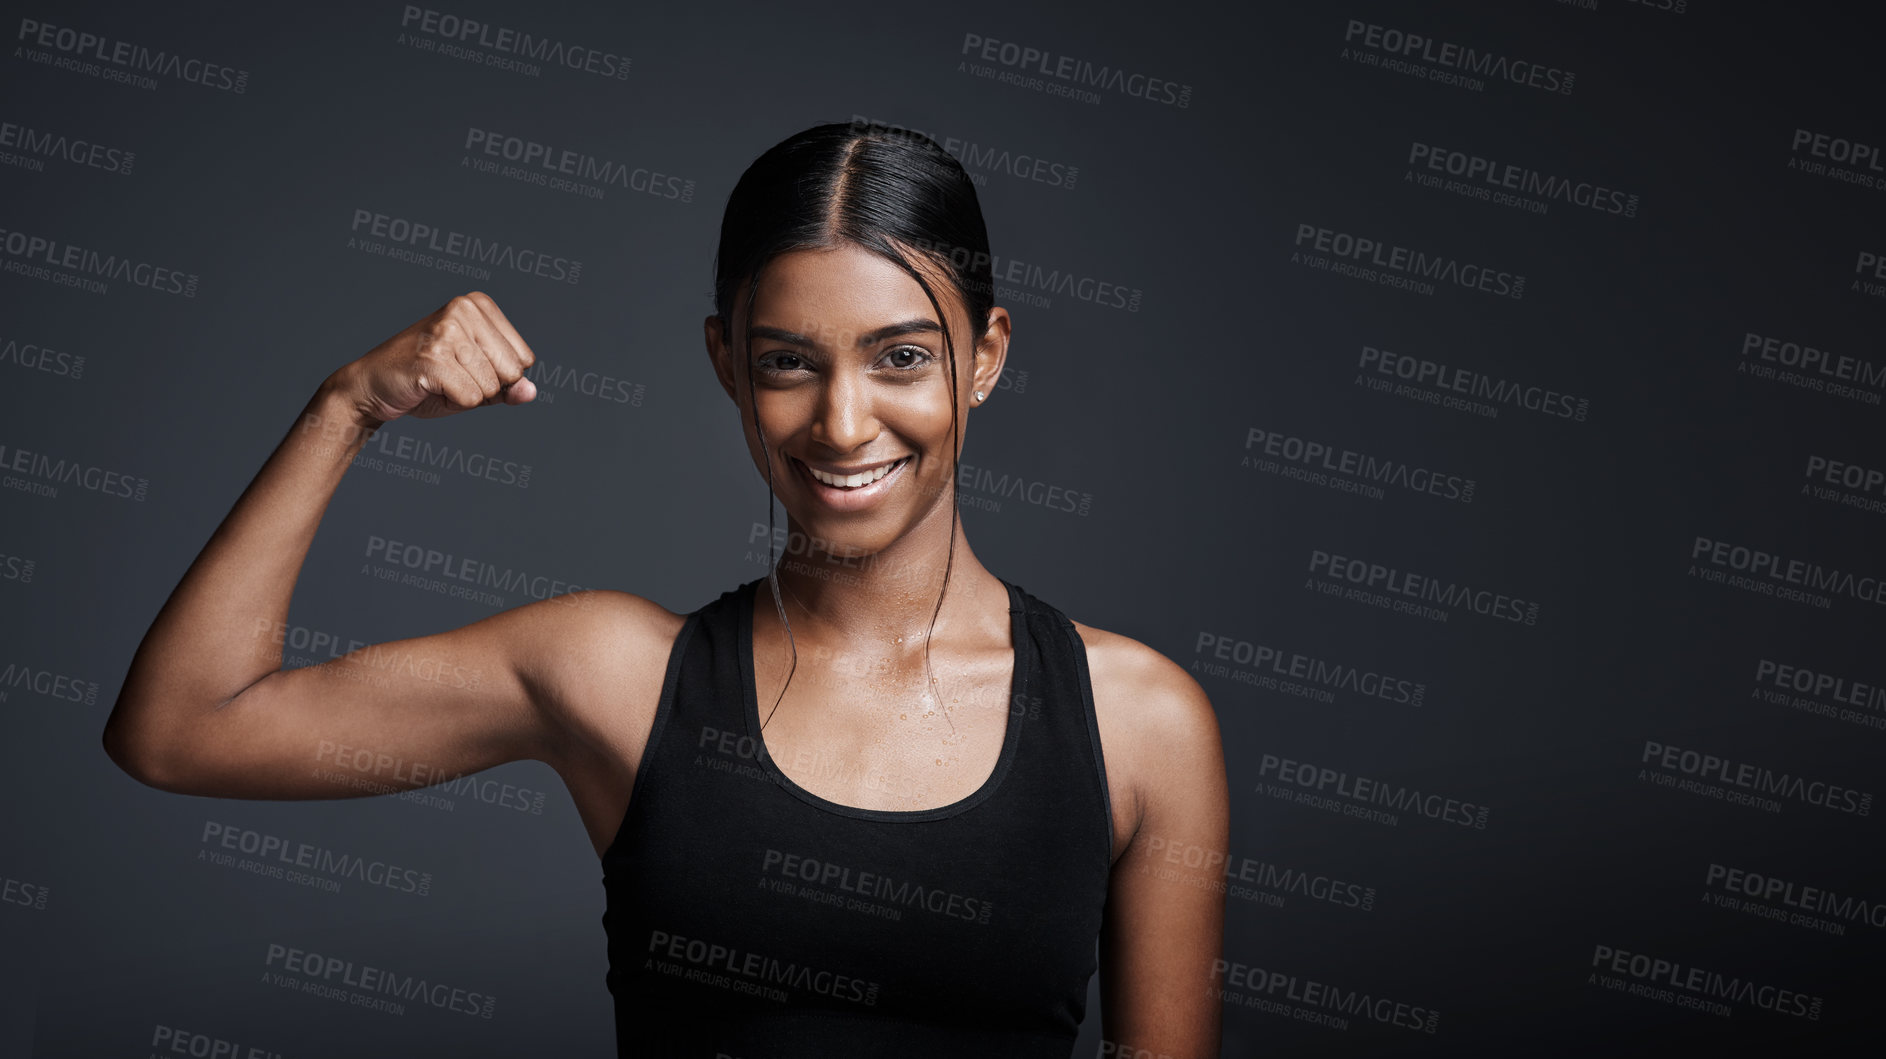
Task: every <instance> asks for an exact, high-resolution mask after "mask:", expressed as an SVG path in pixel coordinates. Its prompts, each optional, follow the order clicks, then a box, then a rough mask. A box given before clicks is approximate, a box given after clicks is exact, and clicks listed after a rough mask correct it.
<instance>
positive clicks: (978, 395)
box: [976, 390, 982, 401]
mask: <svg viewBox="0 0 1886 1059" xmlns="http://www.w3.org/2000/svg"><path fill="white" fill-rule="evenodd" d="M976 400H978V401H980V400H982V391H981V390H977V391H976Z"/></svg>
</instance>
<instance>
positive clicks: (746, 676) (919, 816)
mask: <svg viewBox="0 0 1886 1059" xmlns="http://www.w3.org/2000/svg"><path fill="white" fill-rule="evenodd" d="M765 580H766V579H765V578H764V577H760V578H755V579H754V580H752V581H749V582H747V587H746V589H745V590H743V591H742V592H741V593H740V609H739V614H738V621H737V622H736V623H735V624H736V625H737V626H738V627H739V632H740V645H739V648H740V649H739V651H738V654H739V656H740V687H741V691H742V692H743V693H744V698H745V699H746V710H745V713H746V727H747V735H748V736H749V737H750V738H752V739H753V740H754V745H755V746H756V747H758V749H759V751H760V753H759V755H758V757H759V763H760V768H761V769H762V770H763V771H765V773H766V774H767V775H768V776H769V777H771V778H772V780H773V783H774V784H775V785H776V786H778V787H779V788H780V789H781V790H784V791H785V792H786V793H788V794H790V795H792V796H793V797H795V798H797V799H799V800H800V801H802V802H804V803H806V804H807V805H810V806H813V807H814V808H817V809H822V810H824V811H826V812H829V813H835V814H837V815H839V816H849V817H854V818H857V819H860V820H877V821H881V822H884V823H920V822H922V821H925V820H939V819H942V818H945V817H950V816H955V815H957V814H958V813H962V812H965V811H967V810H969V809H973V808H975V807H976V806H978V805H981V804H982V803H983V802H985V801H987V800H988V799H989V797H990V795H992V794H994V793H995V791H996V788H998V787H1000V786H1001V785H1002V780H1003V779H1004V778H1005V777H1006V776H1007V775H1008V773H1009V767H1010V765H1011V764H1012V763H1013V762H1014V759H1015V749H1016V747H1017V746H1018V745H1019V744H1020V742H1021V725H1018V724H1016V723H1015V711H1014V710H1013V709H1004V710H1003V711H1002V752H1001V755H1000V756H998V757H997V758H996V762H995V767H994V768H993V769H991V770H990V771H989V775H988V776H987V777H986V778H985V779H984V780H983V781H982V785H981V786H980V787H977V788H976V789H975V790H974V791H972V792H971V793H969V794H967V795H965V796H964V797H962V798H960V799H958V800H956V801H954V802H951V803H949V804H948V805H939V806H936V807H934V808H930V809H867V808H864V807H863V806H857V805H846V804H844V803H843V802H835V801H832V800H831V799H829V798H823V797H820V796H819V795H816V794H813V793H812V792H811V791H809V790H806V789H805V788H804V787H801V786H799V785H798V784H797V783H795V782H793V779H792V777H791V776H788V775H786V774H785V773H784V772H782V771H781V770H780V768H779V766H778V765H777V764H776V763H775V762H774V761H773V754H772V751H770V750H768V749H767V748H766V740H765V739H764V738H763V737H762V735H761V732H760V701H759V699H760V696H759V679H758V674H757V672H756V669H755V667H754V664H753V597H754V596H755V595H757V594H758V593H759V586H760V583H761V582H763V581H765ZM996 580H998V581H1001V582H1002V587H1003V588H1005V589H1007V590H1008V599H1009V638H1010V640H1011V641H1012V643H1013V645H1014V651H1015V661H1014V664H1013V667H1012V668H1011V670H1010V673H1009V698H1008V702H1009V703H1010V704H1011V705H1012V704H1013V703H1015V702H1017V701H1020V696H1022V695H1025V694H1026V693H1027V690H1028V677H1029V675H1030V674H1029V672H1028V653H1029V652H1028V651H1027V650H1026V643H1027V641H1026V627H1025V625H1024V623H1023V610H1024V606H1023V602H1022V597H1021V590H1020V589H1019V588H1017V587H1016V586H1015V585H1014V584H1012V583H1010V582H1009V581H1008V580H1007V579H1005V578H1003V577H1001V576H1000V575H997V576H996Z"/></svg>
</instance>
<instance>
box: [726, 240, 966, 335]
mask: <svg viewBox="0 0 1886 1059" xmlns="http://www.w3.org/2000/svg"><path fill="white" fill-rule="evenodd" d="M912 265H913V266H914V267H917V268H919V269H920V270H921V271H923V272H924V273H925V275H924V281H925V282H926V283H928V284H929V286H930V291H931V293H932V294H934V295H935V296H936V299H937V301H938V302H939V303H940V304H941V305H942V307H943V309H944V311H945V312H947V313H949V314H950V315H951V316H952V317H958V316H960V315H961V306H960V298H959V297H958V296H957V294H956V291H955V288H954V286H953V285H952V284H951V283H950V282H949V279H948V276H947V275H946V274H944V273H943V272H942V271H941V270H940V269H938V268H936V267H935V265H934V264H933V263H923V262H915V261H913V262H912ZM926 265H927V266H928V267H925V266H926ZM913 319H927V320H929V321H931V322H935V320H936V310H935V309H934V308H932V307H931V304H930V299H929V298H927V297H925V296H924V291H923V287H922V286H920V285H919V284H918V283H917V281H916V280H915V279H913V278H912V277H911V275H910V273H909V272H906V271H905V270H904V269H903V268H902V267H900V266H899V265H898V264H897V263H896V262H894V261H891V260H888V259H886V258H885V257H884V256H883V255H881V254H878V253H875V252H873V251H870V250H866V249H864V248H863V247H859V246H856V245H854V244H841V245H840V246H839V247H836V248H833V249H819V250H793V251H789V252H787V253H784V254H781V255H779V256H778V257H776V258H774V259H773V260H772V261H770V262H768V263H767V265H766V267H765V269H764V270H763V271H762V272H761V275H760V282H759V287H758V289H757V290H756V291H755V292H754V298H753V321H752V322H753V325H754V326H756V327H758V326H768V327H772V328H780V329H785V330H790V331H795V332H799V333H802V334H809V333H810V332H808V331H807V330H806V329H807V327H811V328H815V329H818V330H824V331H832V330H833V329H836V330H839V331H850V332H853V333H857V334H864V333H866V332H870V331H875V330H877V329H880V328H885V327H889V326H891V325H896V324H902V323H904V322H907V321H910V320H913ZM955 322H960V321H955Z"/></svg>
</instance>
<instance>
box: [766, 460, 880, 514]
mask: <svg viewBox="0 0 1886 1059" xmlns="http://www.w3.org/2000/svg"><path fill="white" fill-rule="evenodd" d="M788 459H790V460H791V461H792V465H793V471H794V473H796V474H797V475H798V476H799V480H800V481H802V482H804V483H805V484H806V488H807V491H808V492H810V493H811V494H812V496H813V497H814V498H815V499H817V500H819V501H820V502H821V503H823V504H824V505H825V506H827V507H829V508H831V509H832V510H834V511H857V510H860V509H862V508H866V507H869V506H871V505H872V504H873V503H875V502H876V501H877V498H878V497H880V496H882V495H883V494H884V493H886V492H887V491H889V490H890V488H891V486H893V485H895V484H896V483H897V481H898V479H900V478H902V477H903V474H904V468H905V467H907V466H908V465H909V464H910V457H909V456H905V457H902V458H900V459H899V460H897V462H896V463H893V464H892V465H891V469H890V470H888V471H886V472H885V473H884V475H883V476H882V477H880V478H879V479H878V480H877V481H875V482H871V483H870V484H868V485H860V486H856V487H853V488H849V489H847V488H843V487H839V486H831V485H826V484H825V483H824V482H821V481H819V480H818V479H817V478H814V477H813V476H812V472H811V470H810V469H809V468H807V467H806V465H805V463H804V461H802V460H800V459H799V458H798V457H796V456H792V457H788Z"/></svg>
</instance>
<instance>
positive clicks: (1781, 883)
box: [1703, 863, 1886, 934]
mask: <svg viewBox="0 0 1886 1059" xmlns="http://www.w3.org/2000/svg"><path fill="white" fill-rule="evenodd" d="M1703 885H1704V886H1705V887H1708V888H1709V889H1711V890H1717V891H1721V892H1723V893H1725V894H1727V895H1729V896H1731V897H1734V898H1735V899H1736V900H1737V901H1738V902H1740V901H1743V900H1750V901H1761V902H1766V903H1767V904H1770V905H1779V906H1781V908H1780V909H1777V911H1780V912H1781V915H1778V916H1771V917H1770V918H1776V919H1779V918H1782V917H1783V916H1786V917H1788V920H1789V922H1790V923H1791V924H1792V925H1794V926H1804V927H1808V928H1810V929H1814V930H1821V931H1823V932H1825V933H1828V934H1845V933H1846V932H1847V927H1846V923H1829V922H1825V921H1822V920H1819V919H1818V918H1817V917H1820V916H1831V917H1833V918H1834V919H1844V920H1846V922H1847V923H1864V924H1866V925H1868V926H1872V927H1879V928H1882V929H1886V904H1883V903H1881V902H1879V901H1868V900H1866V899H1865V898H1862V897H1855V896H1853V895H1852V894H1844V895H1843V894H1840V893H1836V892H1835V891H1833V890H1829V889H1827V888H1826V887H1821V886H1804V885H1801V884H1799V883H1795V882H1793V881H1791V880H1788V879H1781V878H1777V877H1775V876H1773V875H1765V874H1762V873H1760V872H1753V871H1748V870H1746V869H1743V868H1731V867H1728V866H1727V865H1723V864H1715V863H1711V864H1710V865H1709V870H1708V871H1707V872H1705V873H1704V876H1703ZM1724 907H1730V908H1734V907H1736V906H1735V905H1725V906H1724ZM1804 920H1809V921H1804ZM1829 927H1831V928H1833V929H1828V928H1829Z"/></svg>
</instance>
